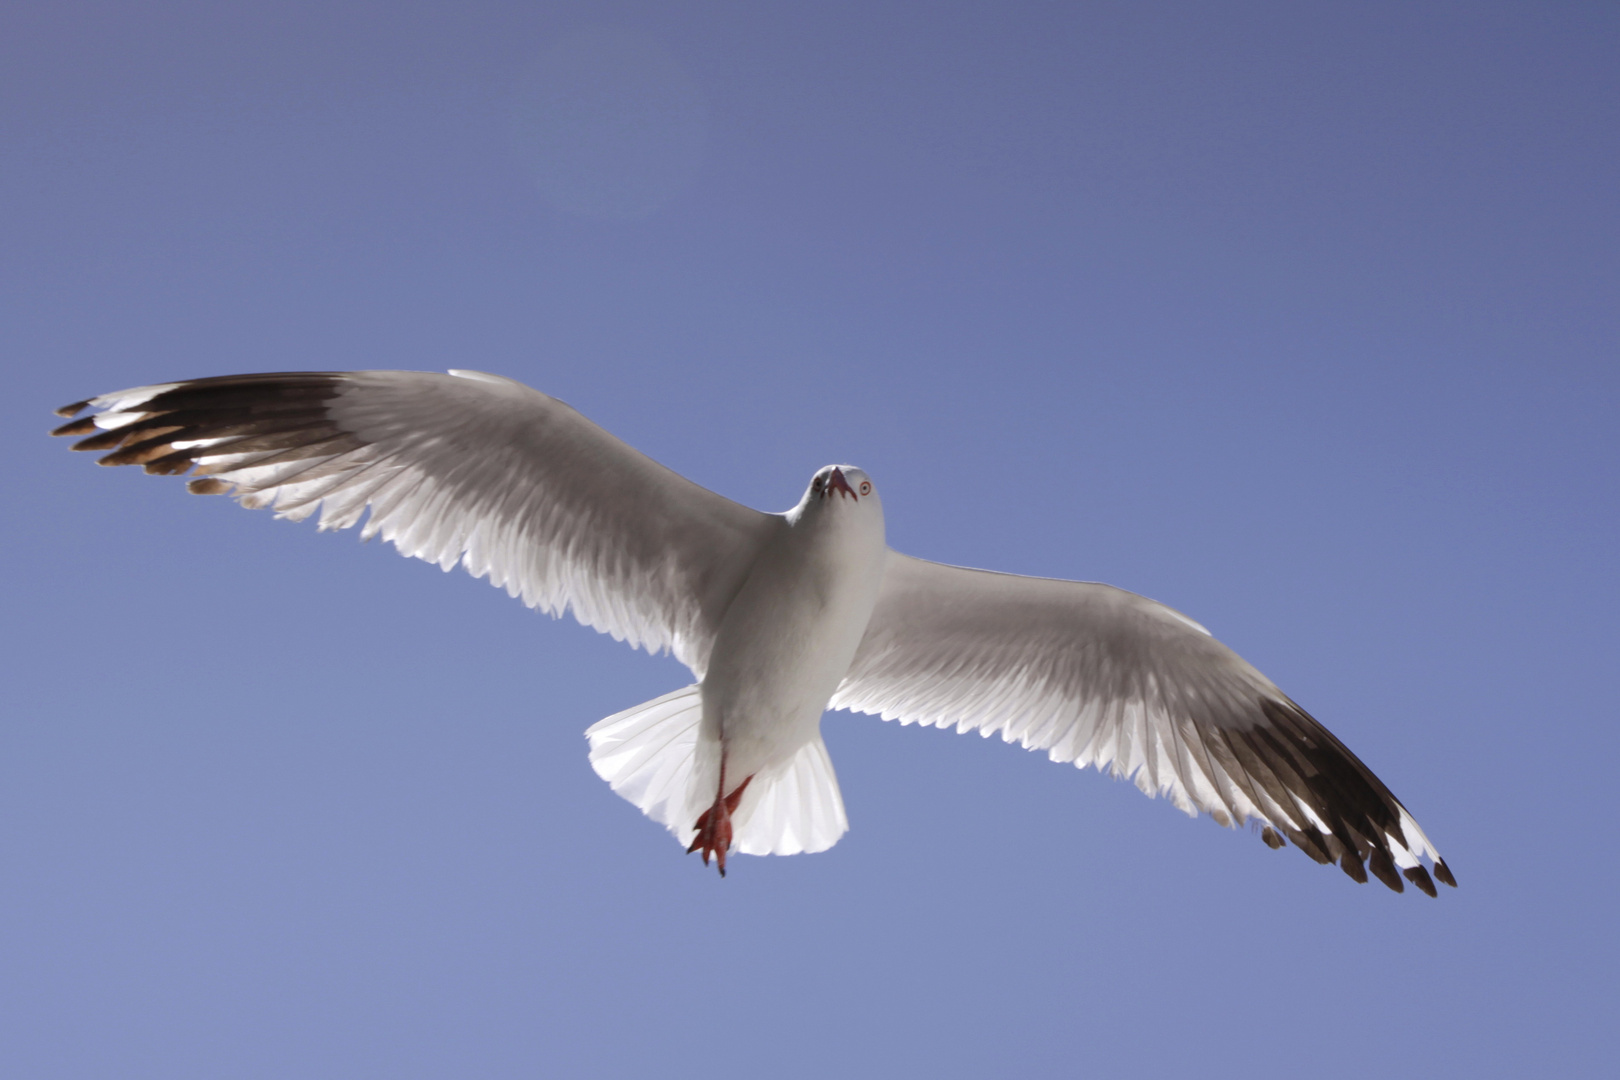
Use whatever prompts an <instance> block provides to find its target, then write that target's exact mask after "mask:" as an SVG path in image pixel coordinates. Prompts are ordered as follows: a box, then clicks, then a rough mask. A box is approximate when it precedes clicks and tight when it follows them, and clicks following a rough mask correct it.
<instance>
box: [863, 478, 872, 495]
mask: <svg viewBox="0 0 1620 1080" xmlns="http://www.w3.org/2000/svg"><path fill="white" fill-rule="evenodd" d="M861 494H862V495H870V494H872V481H870V480H862V481H861Z"/></svg>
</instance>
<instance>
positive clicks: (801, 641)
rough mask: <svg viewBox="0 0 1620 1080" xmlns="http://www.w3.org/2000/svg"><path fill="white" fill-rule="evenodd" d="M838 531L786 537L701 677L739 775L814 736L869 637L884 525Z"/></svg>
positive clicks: (751, 578)
mask: <svg viewBox="0 0 1620 1080" xmlns="http://www.w3.org/2000/svg"><path fill="white" fill-rule="evenodd" d="M851 517H853V515H851ZM816 524H820V525H821V526H822V527H819V528H817V527H814V526H815V525H816ZM836 524H837V525H841V526H844V527H826V525H825V523H812V525H811V526H810V527H804V526H802V525H795V526H794V527H791V528H788V529H786V530H784V531H783V532H782V534H781V535H780V536H779V537H778V538H777V540H776V541H775V542H773V543H772V544H771V545H770V546H768V547H767V548H766V549H765V550H764V551H763V552H762V553H761V554H760V557H759V558H758V559H757V560H756V562H755V565H754V567H753V568H752V570H751V571H750V573H749V575H748V579H747V581H746V582H745V583H744V584H743V587H742V589H741V591H740V592H739V593H738V594H737V597H736V599H735V600H733V601H732V603H731V606H730V608H729V609H728V610H727V612H726V615H725V618H724V619H723V620H722V622H721V625H720V632H719V634H718V635H717V636H716V638H715V643H714V649H713V652H712V653H711V655H710V658H709V668H708V671H707V673H706V675H705V677H704V680H703V734H704V735H705V736H708V737H713V738H717V739H720V740H721V741H722V743H723V744H724V746H725V747H726V750H727V753H728V755H729V756H730V759H731V760H734V761H735V766H736V770H737V771H736V772H735V773H734V774H733V775H736V776H744V775H748V774H749V772H750V771H752V770H753V769H755V768H759V767H763V766H764V765H767V764H771V763H773V762H774V761H776V760H778V759H780V758H781V757H784V756H791V754H792V753H793V752H795V751H796V750H798V748H799V747H801V746H803V745H804V744H805V743H806V742H808V741H809V740H810V739H812V738H814V737H815V734H816V732H817V730H818V725H819V722H820V719H821V714H822V712H823V711H824V710H825V709H826V707H827V700H828V699H829V698H830V697H832V694H833V691H834V690H835V689H837V687H838V684H839V682H840V681H842V679H843V677H844V674H845V673H846V672H847V671H848V670H849V666H850V663H851V662H852V661H853V660H854V658H855V650H856V648H857V647H858V646H859V645H860V642H861V637H862V635H864V634H865V632H866V624H867V622H868V621H869V620H870V619H871V616H872V609H873V607H874V606H875V605H876V603H877V595H878V589H879V587H880V585H881V584H882V579H883V562H884V557H885V551H886V547H885V545H884V541H883V533H882V525H881V519H879V521H878V527H877V528H876V529H875V530H874V529H872V528H870V527H866V528H861V527H859V526H861V525H864V524H865V523H863V522H860V521H858V520H856V521H854V522H851V523H844V522H838V523H836Z"/></svg>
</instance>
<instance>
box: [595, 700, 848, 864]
mask: <svg viewBox="0 0 1620 1080" xmlns="http://www.w3.org/2000/svg"><path fill="white" fill-rule="evenodd" d="M702 719H703V695H702V685H701V684H693V685H691V686H686V687H682V688H681V689H679V690H676V691H673V692H671V693H668V694H665V695H664V696H663V697H658V698H654V699H653V700H651V701H647V702H643V703H642V704H640V705H637V706H635V707H634V708H631V709H626V710H624V711H623V712H619V713H614V714H613V715H612V716H610V717H608V718H607V719H605V720H600V721H598V722H596V723H595V724H592V725H591V727H590V728H589V730H587V731H586V732H585V737H586V738H587V739H589V740H590V743H591V768H593V769H595V770H596V775H598V776H600V777H601V778H602V779H604V780H606V781H607V782H608V785H609V786H610V787H612V788H613V790H614V791H615V792H617V793H618V794H620V795H622V796H623V797H624V798H625V799H627V800H629V801H630V802H631V803H633V804H635V805H636V806H637V807H638V808H639V809H640V810H641V812H642V813H644V814H646V815H647V816H648V817H650V818H652V819H653V820H654V821H656V822H658V823H659V824H661V825H663V826H664V827H665V828H667V829H669V831H670V832H671V833H673V834H674V836H675V839H676V840H678V841H679V842H680V843H681V845H682V846H683V847H684V846H686V845H687V844H689V843H691V841H692V837H693V836H695V835H696V826H697V819H698V816H699V815H700V814H702V813H703V811H704V810H706V809H708V808H709V806H710V805H711V804H712V803H713V802H714V796H715V792H714V791H712V790H710V785H711V784H713V783H714V779H713V776H714V771H715V770H714V768H713V766H712V764H711V766H710V768H707V769H695V768H694V763H695V762H696V760H697V758H698V755H699V752H700V751H707V753H705V754H704V757H705V758H707V757H709V756H710V755H712V754H713V751H714V750H715V749H717V747H710V746H700V729H701V726H702V725H701V721H702ZM713 756H715V757H718V755H713ZM706 778H707V779H706ZM732 828H733V830H734V831H733V837H734V841H733V843H734V846H735V848H736V850H738V851H741V852H743V853H744V854H748V855H797V854H799V853H801V852H814V851H825V850H826V849H828V848H830V847H832V846H833V845H834V844H835V843H837V842H838V838H839V837H840V836H843V835H844V833H845V832H846V831H848V829H849V820H848V818H846V817H845V815H844V800H843V797H842V796H841V795H840V794H839V791H838V778H837V776H836V775H835V774H834V773H833V767H832V760H831V759H830V758H828V756H827V747H826V744H825V743H823V742H822V741H821V738H820V736H817V737H816V738H815V739H812V740H811V741H810V742H809V743H806V744H805V745H804V746H802V747H800V748H799V750H798V751H797V752H796V753H795V754H794V755H793V757H792V758H790V759H788V760H787V761H785V762H783V763H781V764H780V765H773V766H767V767H766V768H764V769H761V770H760V771H759V772H758V773H756V774H755V775H754V778H753V780H752V781H751V782H750V783H749V785H748V790H747V792H746V793H745V794H744V795H743V798H742V801H741V802H740V803H739V804H738V805H737V812H736V813H735V814H734V815H733V816H732Z"/></svg>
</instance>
